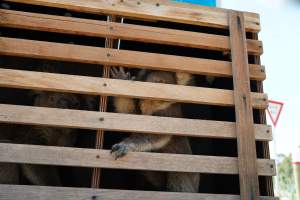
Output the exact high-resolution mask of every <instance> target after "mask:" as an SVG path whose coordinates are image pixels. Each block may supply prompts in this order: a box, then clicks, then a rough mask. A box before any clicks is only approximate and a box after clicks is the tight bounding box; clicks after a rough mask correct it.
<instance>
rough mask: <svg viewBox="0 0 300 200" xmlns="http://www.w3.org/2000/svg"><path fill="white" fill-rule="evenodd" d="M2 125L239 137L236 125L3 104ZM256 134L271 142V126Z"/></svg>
mask: <svg viewBox="0 0 300 200" xmlns="http://www.w3.org/2000/svg"><path fill="white" fill-rule="evenodd" d="M28 113H30V115H28ZM66 116H68V117H66ZM0 122H3V123H17V124H31V125H45V126H54V127H68V128H80V129H91V130H97V129H104V130H110V131H122V132H138V133H151V134H170V135H178V136H194V137H208V138H228V139H229V138H236V132H235V123H233V122H223V121H211V120H195V119H183V118H171V117H157V116H146V115H131V114H121V113H107V112H95V111H93V112H92V111H81V110H68V109H58V108H45V107H31V106H19V105H6V104H0ZM254 131H255V136H256V139H257V140H262V141H266V140H267V141H268V140H272V133H271V127H270V126H267V125H260V124H256V125H254Z"/></svg>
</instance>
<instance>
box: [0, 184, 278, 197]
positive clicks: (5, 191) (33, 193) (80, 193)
mask: <svg viewBox="0 0 300 200" xmlns="http://www.w3.org/2000/svg"><path fill="white" fill-rule="evenodd" d="M24 199H31V200H40V199H43V200H53V199H55V200H87V199H95V200H100V199H105V200H140V199H144V200H157V199H163V200H182V199H184V200H239V199H240V196H238V195H228V194H204V193H198V194H197V193H182V192H180V193H179V192H177V193H175V192H154V191H136V190H112V189H90V188H71V187H47V186H29V185H0V200H24ZM260 200H279V199H278V198H275V197H266V196H262V197H260Z"/></svg>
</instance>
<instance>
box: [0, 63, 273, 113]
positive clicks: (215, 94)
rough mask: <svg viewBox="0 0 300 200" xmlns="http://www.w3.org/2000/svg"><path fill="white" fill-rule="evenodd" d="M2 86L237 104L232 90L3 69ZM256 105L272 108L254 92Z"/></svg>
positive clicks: (215, 103) (263, 98) (186, 101)
mask: <svg viewBox="0 0 300 200" xmlns="http://www.w3.org/2000/svg"><path fill="white" fill-rule="evenodd" d="M0 86H1V87H12V88H22V89H37V90H46V91H57V92H68V93H69V92H70V93H79V94H90V95H105V96H123V97H132V98H140V99H153V100H165V101H175V102H185V103H196V104H208V105H219V106H233V105H234V101H233V91H232V90H223V89H212V88H205V87H191V86H182V85H172V84H162V83H150V82H141V81H127V80H117V79H107V78H97V77H87V76H75V75H66V74H54V73H44V72H31V71H24V70H11V69H1V68H0ZM252 102H253V107H254V108H261V109H264V108H266V107H267V105H268V101H267V96H266V94H262V93H252Z"/></svg>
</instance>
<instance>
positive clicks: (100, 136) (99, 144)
mask: <svg viewBox="0 0 300 200" xmlns="http://www.w3.org/2000/svg"><path fill="white" fill-rule="evenodd" d="M107 21H108V22H111V21H115V17H113V16H107ZM114 43H115V41H114V40H113V39H111V38H105V48H113V47H114ZM102 77H103V78H109V77H110V66H109V65H105V66H104V67H103V73H102ZM106 109H107V96H100V102H99V111H100V112H105V111H106ZM103 143H104V130H103V129H99V130H97V135H96V144H95V148H96V149H102V148H103ZM100 181H101V169H100V168H94V169H93V172H92V182H91V186H92V187H93V188H99V187H100Z"/></svg>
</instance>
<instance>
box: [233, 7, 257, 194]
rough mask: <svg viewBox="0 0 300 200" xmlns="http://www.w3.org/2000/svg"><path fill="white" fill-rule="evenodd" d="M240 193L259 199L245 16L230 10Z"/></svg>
mask: <svg viewBox="0 0 300 200" xmlns="http://www.w3.org/2000/svg"><path fill="white" fill-rule="evenodd" d="M228 19H229V27H230V41H231V56H232V71H233V85H234V102H235V116H236V132H237V144H238V169H239V180H240V193H241V199H243V200H258V199H259V182H258V176H257V173H258V172H257V171H258V168H257V163H256V145H255V136H254V128H253V127H254V126H253V124H254V123H253V111H252V104H251V94H250V78H249V67H248V56H247V51H246V49H247V47H246V33H245V25H244V16H243V13H241V12H234V11H230V12H229V17H228Z"/></svg>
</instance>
